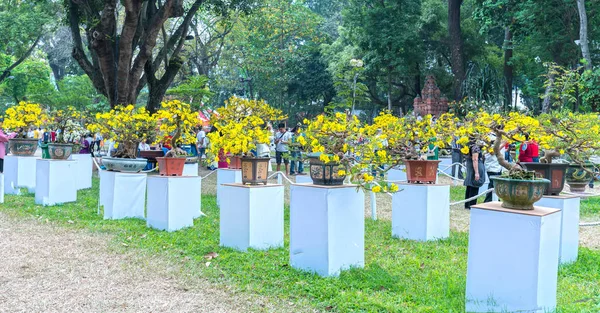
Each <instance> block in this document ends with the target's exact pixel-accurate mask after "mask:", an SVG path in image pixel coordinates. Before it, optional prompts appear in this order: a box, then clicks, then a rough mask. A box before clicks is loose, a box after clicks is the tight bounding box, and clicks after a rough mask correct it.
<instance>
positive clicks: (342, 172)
mask: <svg viewBox="0 0 600 313" xmlns="http://www.w3.org/2000/svg"><path fill="white" fill-rule="evenodd" d="M337 174H338V176H346V171H344V170H339V171H338V173H337Z"/></svg>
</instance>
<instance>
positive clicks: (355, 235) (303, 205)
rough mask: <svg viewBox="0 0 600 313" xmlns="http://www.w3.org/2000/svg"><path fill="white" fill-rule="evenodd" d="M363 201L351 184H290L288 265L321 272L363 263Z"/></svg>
mask: <svg viewBox="0 0 600 313" xmlns="http://www.w3.org/2000/svg"><path fill="white" fill-rule="evenodd" d="M364 203H365V195H364V193H363V191H362V190H358V191H357V190H356V186H355V185H342V186H317V185H297V184H294V185H292V186H291V190H290V265H291V266H292V267H293V268H296V269H300V270H305V271H311V272H315V273H317V274H319V275H321V276H337V275H339V273H340V271H342V270H345V269H348V268H351V267H357V268H362V267H364V264H365V219H364V214H365V212H364V210H365V208H364Z"/></svg>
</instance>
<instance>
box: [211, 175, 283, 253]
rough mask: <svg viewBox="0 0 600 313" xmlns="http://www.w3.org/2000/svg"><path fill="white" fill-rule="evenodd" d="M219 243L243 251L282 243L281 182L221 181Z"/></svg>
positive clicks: (277, 245) (266, 247) (263, 248)
mask: <svg viewBox="0 0 600 313" xmlns="http://www.w3.org/2000/svg"><path fill="white" fill-rule="evenodd" d="M223 194H224V195H226V196H224V197H223V199H221V219H220V231H221V232H220V234H221V239H220V242H221V246H224V247H230V248H234V249H238V250H241V251H246V250H248V248H252V249H258V250H266V249H269V248H279V247H283V194H284V190H283V185H266V186H265V185H259V186H244V185H242V184H225V185H223Z"/></svg>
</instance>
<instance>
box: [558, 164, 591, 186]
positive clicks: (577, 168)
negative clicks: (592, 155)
mask: <svg viewBox="0 0 600 313" xmlns="http://www.w3.org/2000/svg"><path fill="white" fill-rule="evenodd" d="M593 172H594V165H593V164H591V163H590V164H584V165H583V166H582V165H579V164H569V167H568V168H567V172H566V174H565V176H566V181H567V184H569V189H570V190H571V192H584V191H585V187H587V185H589V183H590V182H591V181H592V179H593V178H594V175H593V174H592V173H593Z"/></svg>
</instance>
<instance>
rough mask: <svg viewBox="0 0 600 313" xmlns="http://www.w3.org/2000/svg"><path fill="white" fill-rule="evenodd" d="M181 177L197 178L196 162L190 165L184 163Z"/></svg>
mask: <svg viewBox="0 0 600 313" xmlns="http://www.w3.org/2000/svg"><path fill="white" fill-rule="evenodd" d="M182 176H198V162H196V163H190V164H188V163H186V164H185V165H184V166H183V174H182Z"/></svg>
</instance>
